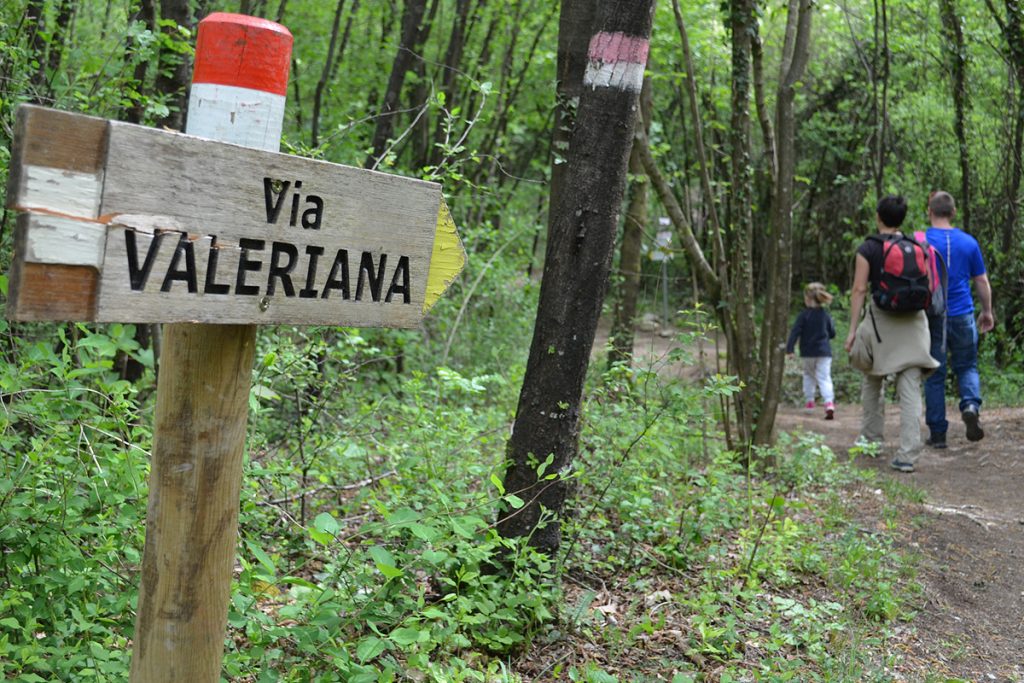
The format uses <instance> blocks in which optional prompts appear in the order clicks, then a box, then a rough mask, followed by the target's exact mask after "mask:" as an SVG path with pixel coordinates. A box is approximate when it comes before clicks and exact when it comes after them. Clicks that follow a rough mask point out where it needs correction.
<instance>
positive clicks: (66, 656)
mask: <svg viewBox="0 0 1024 683" xmlns="http://www.w3.org/2000/svg"><path fill="white" fill-rule="evenodd" d="M14 332H15V331H14V330H12V329H11V327H10V325H9V324H8V323H6V322H0V336H2V338H3V342H4V348H5V350H6V351H5V354H4V355H5V362H3V363H0V394H2V397H3V410H2V411H0V451H2V453H3V458H2V460H0V572H2V574H0V581H2V582H3V585H4V590H3V598H2V599H0V624H2V627H3V628H2V630H0V674H2V675H3V676H4V677H5V678H10V677H14V678H17V679H18V680H26V681H27V680H70V679H74V678H78V677H80V676H93V677H97V678H100V679H119V678H124V677H125V676H126V675H127V663H128V647H127V643H128V640H129V638H130V636H131V629H132V623H131V616H132V612H133V609H134V607H133V603H134V599H135V592H136V585H135V584H136V579H137V575H136V572H135V570H134V569H133V567H135V566H137V563H138V562H139V559H140V554H141V550H142V541H143V538H142V530H143V529H144V527H145V524H144V515H145V500H146V490H147V489H146V468H147V464H148V458H147V457H146V449H147V448H148V444H149V440H150V434H149V429H148V427H141V426H140V425H139V422H140V414H139V410H138V406H137V402H136V401H137V390H136V389H135V388H134V387H132V386H131V385H130V384H129V383H127V382H124V381H122V380H119V379H118V378H117V376H116V374H115V373H114V372H112V365H113V359H114V357H115V355H116V354H117V353H118V352H125V353H134V352H135V351H137V345H136V344H135V343H134V340H133V339H132V332H133V330H132V328H131V327H130V326H123V325H112V326H110V327H109V328H108V329H106V330H104V331H95V330H90V329H88V328H86V327H84V326H76V327H72V328H63V327H61V328H56V329H55V328H53V327H52V326H34V327H31V328H29V327H22V328H21V329H19V330H18V332H19V334H17V335H15V334H14ZM42 333H45V334H42ZM69 333H70V334H69ZM54 338H55V339H56V340H57V341H56V343H54V342H53V341H52V340H53V339H54ZM33 677H41V678H33Z"/></svg>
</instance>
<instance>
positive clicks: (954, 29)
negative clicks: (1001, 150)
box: [939, 0, 971, 231]
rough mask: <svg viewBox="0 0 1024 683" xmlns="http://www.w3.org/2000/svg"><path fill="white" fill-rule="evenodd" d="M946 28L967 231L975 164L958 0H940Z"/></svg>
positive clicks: (960, 213) (959, 199) (960, 200)
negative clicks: (970, 144) (969, 137)
mask: <svg viewBox="0 0 1024 683" xmlns="http://www.w3.org/2000/svg"><path fill="white" fill-rule="evenodd" d="M939 12H940V13H941V14H942V31H943V33H944V34H945V36H946V41H947V49H948V51H949V70H950V76H951V78H952V88H953V110H954V119H953V131H954V132H955V133H956V141H957V145H958V147H959V151H960V196H959V197H957V206H958V207H959V210H958V211H957V214H958V216H959V218H960V225H961V227H962V228H963V229H964V230H967V231H970V229H971V164H970V154H969V150H968V148H967V107H968V101H969V100H968V94H967V47H966V45H965V44H964V32H963V28H962V26H961V25H960V17H959V15H958V14H957V11H956V3H955V0H940V2H939Z"/></svg>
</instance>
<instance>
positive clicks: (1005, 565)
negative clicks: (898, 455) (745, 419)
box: [777, 405, 1024, 683]
mask: <svg viewBox="0 0 1024 683" xmlns="http://www.w3.org/2000/svg"><path fill="white" fill-rule="evenodd" d="M949 413H950V417H951V418H955V416H956V412H955V410H950V411H949ZM836 417H837V419H836V420H834V421H832V422H826V421H825V420H823V419H822V417H821V416H820V415H819V414H818V411H814V412H813V413H808V412H805V411H804V410H803V409H802V408H795V407H786V408H783V410H782V411H781V412H780V415H779V418H778V423H777V424H778V425H779V427H780V428H781V429H786V430H792V429H803V430H806V431H812V432H818V433H821V434H823V435H824V436H825V439H826V441H827V443H828V444H829V446H830V447H831V448H832V449H833V450H834V451H835V452H836V453H837V454H840V455H842V454H845V453H847V451H848V449H849V447H850V446H851V445H852V444H853V442H854V440H855V439H856V437H857V434H858V431H859V427H860V419H861V412H860V408H859V406H846V405H842V406H839V407H838V410H837V415H836ZM897 419H898V410H896V406H887V416H886V436H887V437H888V438H891V439H894V438H896V436H897V434H898V424H897ZM982 425H983V427H984V428H985V438H984V439H983V440H982V441H980V442H978V443H970V442H968V441H967V440H966V438H965V437H964V431H963V425H962V424H960V423H959V422H954V421H953V419H951V425H950V431H949V448H948V449H947V450H945V451H936V450H933V449H927V448H926V449H925V452H924V453H923V454H922V456H921V459H920V460H919V461H918V463H917V471H915V472H914V473H913V474H901V473H898V472H895V471H893V470H892V469H890V468H889V466H888V465H889V458H886V457H885V456H884V455H883V456H879V457H878V458H870V457H867V456H860V457H858V458H857V461H856V464H857V465H859V466H861V467H866V468H872V469H877V470H878V471H879V473H880V476H883V477H892V478H895V479H898V480H899V481H901V482H903V483H906V484H909V485H911V486H914V487H917V488H919V489H921V490H922V491H923V492H924V502H923V503H920V504H908V505H906V506H905V508H904V513H905V514H904V515H903V516H902V518H901V522H902V523H901V525H900V528H899V530H898V535H899V539H898V542H899V544H900V545H901V547H903V549H905V550H908V551H910V552H912V553H914V554H917V555H918V556H919V557H920V562H919V565H918V575H917V580H918V581H919V582H920V583H921V584H922V586H923V588H924V594H923V596H922V599H921V600H920V612H919V613H918V615H917V617H916V618H915V619H914V621H913V622H912V623H911V624H909V625H908V626H906V627H901V628H899V629H898V631H897V634H898V635H897V637H896V638H895V639H894V640H893V642H891V643H890V650H891V651H894V652H895V651H901V652H902V653H903V654H904V658H903V662H902V663H901V664H900V665H899V666H898V667H897V669H896V672H894V673H899V675H900V676H901V677H902V680H907V681H924V680H925V678H924V676H925V674H927V673H931V674H943V675H945V676H954V677H956V678H959V679H963V680H966V681H972V682H983V681H1000V682H1009V683H1020V682H1022V681H1024V409H1019V408H1018V409H1006V408H1004V409H992V410H989V409H986V410H984V411H983V415H982ZM922 433H923V434H924V433H926V432H924V430H923V428H922ZM893 447H894V444H893V443H892V442H891V441H890V442H887V443H886V448H887V450H889V452H891V449H892V448H893ZM864 514H865V520H864V522H865V524H866V525H868V526H869V528H873V527H872V526H871V525H879V526H880V522H879V520H877V519H872V518H871V515H872V511H871V510H867V509H866V510H865V511H864ZM929 680H935V679H929Z"/></svg>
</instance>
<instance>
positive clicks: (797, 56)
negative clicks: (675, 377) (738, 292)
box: [754, 0, 813, 445]
mask: <svg viewBox="0 0 1024 683" xmlns="http://www.w3.org/2000/svg"><path fill="white" fill-rule="evenodd" d="M812 3H813V0H789V16H788V18H787V22H786V40H785V44H784V46H783V56H782V65H781V66H780V69H779V88H778V92H777V93H776V98H775V133H776V136H777V139H778V151H777V158H778V172H777V173H776V174H775V178H776V180H775V188H774V192H773V197H772V225H771V239H770V244H771V247H770V254H771V261H770V269H769V276H768V277H769V279H768V292H767V297H766V298H767V304H766V306H765V313H764V321H765V323H764V329H763V332H762V335H761V345H762V349H763V350H764V353H762V363H763V365H764V377H765V380H764V383H763V386H762V395H761V411H760V413H759V414H758V419H757V430H756V432H755V434H754V443H755V444H758V445H763V444H768V443H770V442H771V440H772V436H773V429H774V426H775V415H776V413H777V412H778V407H779V400H780V395H781V388H782V370H783V366H784V364H785V339H786V329H787V323H788V319H789V299H790V291H791V286H792V279H793V256H792V254H793V177H794V175H795V174H796V164H797V157H796V116H795V113H794V111H793V101H794V99H795V97H796V85H797V83H798V82H799V81H800V79H801V78H803V74H804V70H805V69H806V67H807V61H808V59H809V57H810V40H811V12H812V7H813V4H812Z"/></svg>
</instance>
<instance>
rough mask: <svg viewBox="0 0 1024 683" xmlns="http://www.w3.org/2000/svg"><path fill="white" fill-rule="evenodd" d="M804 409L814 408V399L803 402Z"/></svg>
mask: <svg viewBox="0 0 1024 683" xmlns="http://www.w3.org/2000/svg"><path fill="white" fill-rule="evenodd" d="M804 410H814V401H808V402H807V403H805V404H804Z"/></svg>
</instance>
